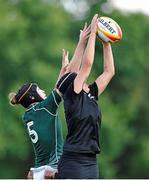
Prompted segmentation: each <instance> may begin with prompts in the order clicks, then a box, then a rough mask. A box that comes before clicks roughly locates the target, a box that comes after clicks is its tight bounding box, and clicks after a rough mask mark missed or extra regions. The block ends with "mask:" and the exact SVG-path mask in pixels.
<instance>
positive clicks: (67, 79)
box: [56, 72, 77, 94]
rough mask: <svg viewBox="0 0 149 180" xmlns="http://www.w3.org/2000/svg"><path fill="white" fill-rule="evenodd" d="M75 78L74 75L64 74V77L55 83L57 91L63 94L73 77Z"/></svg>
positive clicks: (70, 73)
mask: <svg viewBox="0 0 149 180" xmlns="http://www.w3.org/2000/svg"><path fill="white" fill-rule="evenodd" d="M76 76H77V74H76V73H72V72H69V73H66V74H65V75H64V76H62V77H61V78H60V80H59V81H58V82H57V85H56V87H57V89H58V90H59V91H60V92H61V93H62V94H65V92H66V90H67V89H68V87H69V85H70V84H71V83H72V82H73V81H74V79H75V77H76Z"/></svg>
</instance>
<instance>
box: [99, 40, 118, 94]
mask: <svg viewBox="0 0 149 180" xmlns="http://www.w3.org/2000/svg"><path fill="white" fill-rule="evenodd" d="M102 44H103V59H104V69H103V73H102V74H101V75H100V76H99V77H98V78H97V79H96V84H97V86H98V95H100V94H101V93H102V92H103V91H104V90H105V88H106V87H107V85H108V84H109V82H110V80H111V79H112V77H113V76H114V74H115V67H114V60H113V53H112V48H111V44H110V43H104V42H103V43H102Z"/></svg>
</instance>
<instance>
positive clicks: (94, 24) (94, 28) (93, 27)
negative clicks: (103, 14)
mask: <svg viewBox="0 0 149 180" xmlns="http://www.w3.org/2000/svg"><path fill="white" fill-rule="evenodd" d="M97 24H98V14H95V15H94V17H93V19H92V22H91V33H95V34H96V33H97Z"/></svg>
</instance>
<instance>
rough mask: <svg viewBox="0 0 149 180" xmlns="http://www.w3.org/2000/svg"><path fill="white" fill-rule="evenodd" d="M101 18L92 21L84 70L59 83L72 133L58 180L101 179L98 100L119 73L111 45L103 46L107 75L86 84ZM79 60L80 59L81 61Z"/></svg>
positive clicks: (70, 70)
mask: <svg viewBox="0 0 149 180" xmlns="http://www.w3.org/2000/svg"><path fill="white" fill-rule="evenodd" d="M97 22H98V15H97V14H96V15H94V17H93V19H92V22H91V32H90V35H89V39H88V42H87V45H86V49H85V52H84V54H83V58H82V65H81V67H80V69H76V71H72V69H71V68H70V69H69V67H68V69H69V72H67V73H66V74H65V75H64V76H63V77H62V78H61V79H60V80H59V81H58V83H57V88H58V90H59V91H60V92H61V93H62V94H63V100H64V109H65V118H66V122H67V128H68V134H67V136H66V140H65V143H64V147H63V154H62V156H61V158H60V161H59V163H58V174H57V176H56V178H57V179H98V178H99V168H98V165H97V157H96V155H97V154H98V153H100V141H99V139H100V125H101V111H100V107H99V106H98V104H97V100H98V97H99V96H100V95H101V93H102V92H103V91H104V90H105V88H106V86H107V85H108V83H109V82H110V80H111V79H112V77H113V75H114V74H115V68H114V61H113V54H112V49H111V45H110V43H105V42H102V44H103V59H104V69H103V73H102V74H101V75H99V77H98V78H97V79H96V80H95V82H93V83H92V84H91V85H87V84H86V83H85V82H86V80H87V78H88V76H89V74H90V72H91V68H92V64H93V61H94V54H95V41H96V33H97ZM78 60H79V59H78Z"/></svg>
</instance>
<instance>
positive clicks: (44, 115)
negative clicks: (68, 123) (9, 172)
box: [9, 24, 90, 179]
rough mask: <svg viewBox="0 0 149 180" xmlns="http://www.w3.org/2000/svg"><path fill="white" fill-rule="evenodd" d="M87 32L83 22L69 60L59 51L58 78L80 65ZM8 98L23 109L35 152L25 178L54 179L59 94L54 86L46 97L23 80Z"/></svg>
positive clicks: (57, 155) (60, 139)
mask: <svg viewBox="0 0 149 180" xmlns="http://www.w3.org/2000/svg"><path fill="white" fill-rule="evenodd" d="M89 34H90V26H88V27H87V24H85V26H84V28H83V30H80V38H79V42H78V45H77V47H76V50H75V53H74V56H73V57H72V60H71V62H70V63H69V60H68V55H69V52H68V51H65V50H63V58H62V59H63V61H62V68H61V71H60V75H59V77H58V80H59V79H60V78H61V77H62V76H63V75H64V74H65V73H66V72H67V71H72V72H73V71H76V70H77V69H79V68H80V64H81V59H82V55H83V53H84V49H85V46H86V42H87V39H88V37H89ZM9 98H10V103H11V104H12V105H16V104H21V105H22V106H23V107H24V108H26V111H25V114H24V116H23V122H24V125H25V127H26V129H27V131H28V134H29V137H30V139H31V141H32V144H33V148H34V152H35V166H34V168H31V169H30V171H29V173H28V179H44V178H45V179H47V178H54V175H55V173H56V172H57V164H58V161H59V159H60V156H61V154H62V148H63V136H62V127H61V122H60V120H59V116H58V112H57V109H58V106H59V103H60V102H61V94H60V93H59V91H58V90H57V89H56V88H55V89H54V90H53V91H52V92H51V93H50V94H49V95H48V96H46V94H45V92H44V91H43V90H41V89H40V88H39V86H38V85H37V84H35V83H26V84H24V85H23V86H22V87H21V88H20V89H19V91H18V92H17V93H13V94H12V93H11V95H10V96H9Z"/></svg>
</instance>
